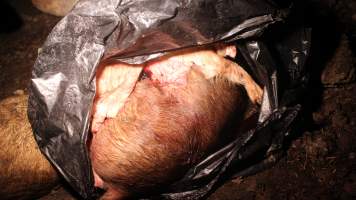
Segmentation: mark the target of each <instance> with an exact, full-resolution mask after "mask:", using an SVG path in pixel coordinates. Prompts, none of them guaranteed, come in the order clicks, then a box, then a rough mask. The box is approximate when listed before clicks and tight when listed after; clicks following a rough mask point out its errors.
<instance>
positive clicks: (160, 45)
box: [28, 0, 310, 199]
mask: <svg viewBox="0 0 356 200" xmlns="http://www.w3.org/2000/svg"><path fill="white" fill-rule="evenodd" d="M283 4H284V5H285V6H289V5H288V4H287V3H286V2H283ZM284 5H282V4H278V3H277V2H274V1H272V0H225V1H224V0H81V1H79V2H78V3H77V5H76V6H75V8H74V9H73V10H72V11H71V12H70V13H69V14H68V15H67V16H65V17H64V18H63V19H62V20H61V21H60V22H59V23H58V24H57V25H56V26H55V27H54V29H53V30H52V32H51V33H50V35H49V36H48V38H47V40H46V42H45V44H44V45H43V47H42V48H41V50H40V52H39V55H38V58H37V60H36V63H35V66H34V69H33V72H32V79H31V86H30V89H29V93H30V97H29V110H28V114H29V119H30V122H31V125H32V128H33V131H34V135H35V138H36V141H37V143H38V145H39V147H40V149H41V151H42V152H43V153H44V154H45V155H46V156H47V158H48V159H49V160H50V161H51V163H53V164H54V166H55V167H56V168H57V169H58V171H59V172H60V173H61V174H62V175H63V176H64V178H65V179H66V180H67V181H68V182H69V183H70V185H71V186H72V187H73V188H74V189H75V190H76V191H77V192H78V193H79V194H80V195H81V196H82V197H83V198H85V199H91V198H93V197H94V196H95V189H94V185H93V174H92V171H91V163H90V159H89V157H88V149H87V146H86V140H87V137H88V131H89V124H90V114H91V113H90V111H91V107H92V104H93V99H94V96H95V72H96V67H97V65H98V63H99V62H100V60H101V59H103V58H105V59H116V60H121V61H124V62H128V63H140V62H144V61H146V60H147V59H149V58H152V55H154V56H159V55H161V54H162V53H164V52H167V51H170V50H174V49H180V48H186V47H193V46H197V45H205V44H210V43H213V42H218V41H224V42H236V43H237V46H238V48H239V52H241V53H242V55H243V57H244V60H245V61H246V63H247V64H248V65H247V66H246V67H247V68H248V69H247V70H248V71H250V72H251V75H252V76H253V77H254V78H255V79H256V80H257V82H259V83H260V84H261V85H262V86H264V97H263V103H262V106H261V110H260V113H259V119H258V122H259V123H258V124H257V125H256V128H254V129H252V130H249V131H247V132H246V133H243V134H241V136H240V137H239V138H237V139H236V140H235V141H231V143H230V144H228V145H226V146H225V147H224V148H222V149H220V150H219V151H217V152H215V153H213V154H212V155H210V156H209V157H207V158H206V159H205V160H204V161H202V162H201V163H199V164H197V165H196V166H195V167H194V168H192V169H191V170H190V171H189V172H188V173H187V174H186V176H184V177H183V178H182V179H181V180H180V181H178V182H176V183H174V184H172V186H171V187H169V189H168V190H167V191H166V192H165V193H163V194H160V195H159V196H157V197H152V198H162V199H198V198H201V197H204V196H206V195H207V194H208V193H209V192H211V190H212V189H213V188H214V186H216V184H217V182H218V181H219V180H220V179H221V177H222V176H224V175H225V174H227V172H228V171H232V172H233V173H231V172H229V173H230V174H231V177H236V176H245V175H248V174H252V173H255V172H256V171H258V170H261V169H263V168H264V167H265V166H267V165H268V164H270V163H273V162H274V161H275V160H277V158H278V155H279V152H280V148H281V144H282V143H283V140H284V138H285V136H286V135H287V134H288V131H289V129H290V127H291V125H292V124H293V122H294V120H295V118H296V116H297V114H298V112H299V110H300V105H298V104H297V103H296V102H297V101H296V100H297V96H298V91H302V90H303V84H304V82H305V80H306V79H305V77H306V76H305V73H304V71H305V70H304V64H305V59H306V57H307V55H308V53H309V46H310V30H308V29H304V28H303V27H298V28H296V29H295V31H293V32H291V33H282V35H283V37H280V38H277V39H274V40H273V42H270V40H269V38H268V36H267V37H264V35H263V34H262V33H263V32H264V31H266V30H270V29H272V30H271V31H272V32H274V30H273V29H276V30H275V31H277V32H278V30H280V29H281V28H283V27H284V26H283V25H281V26H280V27H279V26H276V27H275V28H271V25H273V24H281V22H283V21H285V19H286V17H287V15H288V12H289V11H290V9H289V7H285V6H284ZM272 27H274V26H272ZM279 77H285V78H284V79H283V81H284V82H283V86H284V87H283V88H282V89H281V87H280V83H279V81H280V80H279ZM279 102H281V103H279ZM261 149H266V153H265V154H266V156H265V157H264V158H262V159H261V160H260V162H259V163H253V164H251V166H246V167H244V168H240V169H239V168H236V167H235V166H237V165H239V164H240V163H243V162H244V161H245V160H247V159H249V158H250V157H251V156H253V155H254V153H255V152H257V151H259V150H261Z"/></svg>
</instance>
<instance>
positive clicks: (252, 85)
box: [220, 60, 263, 104]
mask: <svg viewBox="0 0 356 200" xmlns="http://www.w3.org/2000/svg"><path fill="white" fill-rule="evenodd" d="M225 63H226V64H225V65H224V68H223V69H222V70H221V72H220V75H222V76H223V77H225V78H226V79H228V80H229V81H231V82H233V83H237V84H240V85H242V86H244V87H245V89H246V92H247V95H248V97H249V98H250V100H251V101H252V103H257V104H261V102H262V94H263V91H262V89H261V87H260V86H259V85H257V83H256V82H255V81H254V80H253V79H252V77H251V76H250V75H249V74H248V73H247V72H246V71H245V70H244V69H243V68H242V67H241V66H240V65H238V64H236V63H234V62H232V61H230V60H225Z"/></svg>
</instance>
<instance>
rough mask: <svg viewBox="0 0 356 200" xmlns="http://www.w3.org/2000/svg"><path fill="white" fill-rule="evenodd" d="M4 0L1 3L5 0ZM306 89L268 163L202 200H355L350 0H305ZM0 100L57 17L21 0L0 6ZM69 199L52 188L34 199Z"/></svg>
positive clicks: (354, 24)
mask: <svg viewBox="0 0 356 200" xmlns="http://www.w3.org/2000/svg"><path fill="white" fill-rule="evenodd" d="M6 2H8V3H6ZM307 2H308V5H309V6H308V9H307V10H306V11H305V12H306V13H305V16H306V18H308V20H306V21H308V23H309V24H310V25H311V26H312V27H313V40H312V53H311V57H310V60H309V63H308V69H309V70H310V73H311V77H310V87H309V91H308V93H307V94H306V96H305V98H304V99H305V102H303V104H304V111H303V116H302V118H303V123H302V124H301V125H300V126H301V127H299V128H300V130H298V131H299V132H298V134H297V135H296V136H295V138H294V139H293V141H291V144H290V145H289V146H288V147H287V149H286V155H285V156H284V157H283V158H282V159H281V160H280V161H279V162H278V163H277V164H276V165H275V166H273V167H272V168H270V169H268V170H265V171H263V172H260V173H258V174H256V175H254V176H250V177H247V178H244V179H236V180H233V181H229V182H227V183H226V184H224V185H223V186H222V187H220V188H219V189H217V190H216V191H215V192H214V193H213V194H212V195H211V196H210V197H209V198H208V199H209V200H238V199H246V200H252V199H281V200H282V199H326V200H329V199H330V200H331V199H344V200H346V199H356V145H354V144H355V143H356V97H355V95H356V82H355V69H356V66H355V63H356V59H355V53H356V51H355V50H356V48H355V43H356V2H354V1H352V0H343V1H336V0H334V1H333V0H329V1H317V0H310V1H307ZM0 13H1V15H2V16H1V17H0V21H1V29H0V85H1V90H0V99H3V98H5V97H7V96H11V95H12V94H14V93H19V92H20V93H21V91H25V92H26V87H27V84H28V82H29V79H30V75H31V68H32V66H33V64H34V61H35V59H36V56H37V51H38V48H40V47H41V45H42V43H43V42H44V41H45V39H46V37H47V35H48V33H49V32H50V30H51V29H52V28H53V26H54V25H55V24H56V23H57V22H58V21H59V20H60V18H59V17H54V16H50V15H47V14H44V13H41V12H40V11H38V10H36V9H35V8H34V7H33V6H32V5H31V2H30V1H29V0H11V1H5V3H4V2H2V3H1V6H0ZM55 199H56V200H57V199H60V200H62V199H63V200H64V199H65V200H75V199H77V198H76V197H74V196H73V195H71V194H70V192H68V191H67V189H63V187H58V188H56V189H54V190H53V192H52V193H51V194H49V195H47V196H44V197H42V198H40V200H55Z"/></svg>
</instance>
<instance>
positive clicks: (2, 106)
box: [0, 95, 59, 200]
mask: <svg viewBox="0 0 356 200" xmlns="http://www.w3.org/2000/svg"><path fill="white" fill-rule="evenodd" d="M0 138H1V139H0V147H1V148H0V199H17V200H18V199H21V200H23V199H35V198H37V197H40V196H42V195H44V194H46V193H49V192H50V191H51V189H53V187H55V186H56V185H57V184H58V179H59V178H58V176H57V173H56V171H55V170H54V169H53V167H52V166H51V164H50V163H49V162H48V161H47V159H46V158H45V157H44V156H43V155H42V154H41V152H40V150H39V149H38V147H37V144H36V142H35V140H34V137H33V133H32V129H31V126H30V123H29V121H28V119H27V96H26V95H16V96H13V97H9V98H7V99H4V100H2V101H1V102H0Z"/></svg>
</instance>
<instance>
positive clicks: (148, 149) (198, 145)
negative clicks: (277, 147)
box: [90, 70, 247, 199]
mask: <svg viewBox="0 0 356 200" xmlns="http://www.w3.org/2000/svg"><path fill="white" fill-rule="evenodd" d="M246 103H247V96H246V93H245V91H244V89H243V88H242V87H238V86H236V85H234V84H232V83H230V82H229V81H227V80H226V79H223V78H212V79H209V80H208V79H206V78H205V77H204V76H203V75H202V74H201V73H200V72H197V71H194V70H192V71H191V72H190V73H189V74H188V76H187V81H186V84H177V85H175V84H168V85H166V84H164V85H160V84H159V83H157V82H155V81H152V80H149V79H145V80H142V81H139V82H138V83H137V84H136V88H135V90H134V91H133V93H132V94H131V95H130V96H129V98H128V100H127V102H126V104H125V105H124V107H123V109H122V110H121V111H120V112H119V114H118V115H117V116H116V117H115V118H114V119H108V120H106V121H105V123H104V127H103V128H102V129H100V131H99V132H97V133H96V134H93V138H92V141H91V146H90V156H91V160H92V164H93V171H94V173H95V176H96V183H97V186H99V187H102V188H104V189H105V190H106V191H107V192H106V194H105V195H104V197H103V199H119V197H121V196H126V195H131V194H133V193H134V194H142V193H145V194H147V193H150V192H154V191H156V190H157V188H164V186H167V185H168V184H170V183H172V182H173V181H175V180H177V179H179V178H180V177H181V176H183V175H184V173H186V171H187V170H188V169H189V168H190V167H191V166H193V165H194V164H196V163H197V162H199V161H200V160H201V159H202V158H203V157H204V156H206V155H207V153H209V152H211V151H213V150H214V149H215V148H216V147H217V146H218V145H219V144H220V141H223V140H225V139H226V138H227V137H231V136H232V135H233V134H234V133H232V132H222V130H223V128H224V127H226V125H227V123H228V122H232V124H234V125H238V118H239V117H240V116H242V115H243V113H244V110H245V107H246ZM97 179H100V181H98V180H97ZM99 182H100V184H98V183H99Z"/></svg>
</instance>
